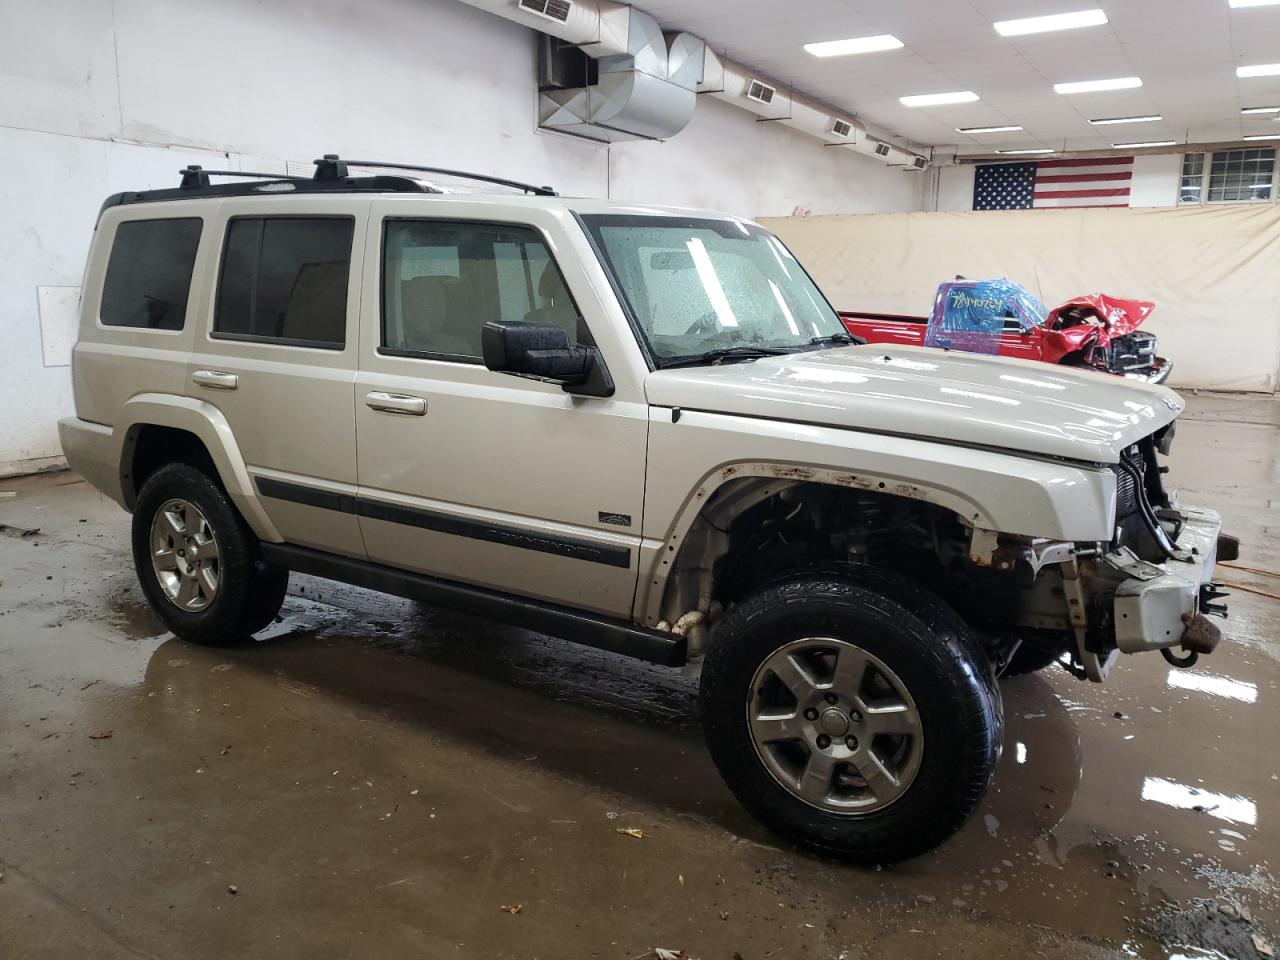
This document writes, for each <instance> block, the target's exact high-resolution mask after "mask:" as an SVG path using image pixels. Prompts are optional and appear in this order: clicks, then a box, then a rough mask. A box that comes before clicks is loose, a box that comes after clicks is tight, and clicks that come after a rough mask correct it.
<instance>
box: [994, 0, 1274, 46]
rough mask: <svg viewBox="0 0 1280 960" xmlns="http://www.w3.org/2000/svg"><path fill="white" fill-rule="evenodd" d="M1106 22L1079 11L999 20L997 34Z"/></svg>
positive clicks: (1016, 34)
mask: <svg viewBox="0 0 1280 960" xmlns="http://www.w3.org/2000/svg"><path fill="white" fill-rule="evenodd" d="M1277 2H1280V0H1277ZM1106 22H1107V15H1106V14H1105V13H1103V12H1102V11H1101V10H1077V11H1075V12H1074V13H1055V14H1051V15H1050V16H1047V17H1024V18H1023V19H1021V20H999V21H997V22H996V24H995V28H996V33H998V34H1000V36H1002V37H1021V36H1023V35H1025V34H1028V33H1050V32H1052V31H1054V30H1074V29H1076V28H1077V27H1098V26H1101V25H1102V24H1104V23H1106Z"/></svg>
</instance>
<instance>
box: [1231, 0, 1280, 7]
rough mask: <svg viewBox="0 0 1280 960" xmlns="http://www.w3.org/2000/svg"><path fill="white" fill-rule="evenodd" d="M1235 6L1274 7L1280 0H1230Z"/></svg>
mask: <svg viewBox="0 0 1280 960" xmlns="http://www.w3.org/2000/svg"><path fill="white" fill-rule="evenodd" d="M1230 2H1231V6H1233V7H1272V6H1275V5H1276V4H1277V3H1280V0H1230Z"/></svg>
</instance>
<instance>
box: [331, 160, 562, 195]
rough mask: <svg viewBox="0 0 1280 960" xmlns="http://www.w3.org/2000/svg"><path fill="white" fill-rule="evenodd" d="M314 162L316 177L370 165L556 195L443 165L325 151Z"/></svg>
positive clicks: (487, 175) (337, 175) (501, 178)
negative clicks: (358, 157)
mask: <svg viewBox="0 0 1280 960" xmlns="http://www.w3.org/2000/svg"><path fill="white" fill-rule="evenodd" d="M315 163H316V179H317V180H320V179H324V178H328V177H345V176H347V168H348V167H371V168H374V169H380V170H413V171H415V172H418V173H438V174H440V175H441V176H444V177H458V178H459V179H462V180H478V181H480V182H481V183H493V184H497V185H498V186H501V187H513V188H515V189H516V190H523V191H524V192H525V193H529V194H532V195H533V196H535V197H558V196H560V194H558V193H557V192H556V191H555V190H554V189H552V188H551V187H547V186H542V187H539V186H535V185H534V184H532V183H522V182H521V181H519V180H507V179H505V178H503V177H491V176H489V174H487V173H469V172H468V171H466V170H449V169H446V168H445V167H423V166H419V165H417V164H413V163H393V162H391V161H389V160H343V159H342V158H341V157H339V156H338V155H337V154H336V153H326V154H325V155H324V156H323V157H322V158H321V159H319V160H317V161H315Z"/></svg>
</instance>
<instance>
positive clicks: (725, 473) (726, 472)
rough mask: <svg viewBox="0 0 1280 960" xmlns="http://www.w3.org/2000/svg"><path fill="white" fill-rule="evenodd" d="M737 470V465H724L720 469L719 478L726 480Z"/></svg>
mask: <svg viewBox="0 0 1280 960" xmlns="http://www.w3.org/2000/svg"><path fill="white" fill-rule="evenodd" d="M737 472H738V468H737V467H725V468H724V469H723V470H721V471H720V479H721V480H728V479H729V478H730V477H732V476H734V475H735V474H736V473H737Z"/></svg>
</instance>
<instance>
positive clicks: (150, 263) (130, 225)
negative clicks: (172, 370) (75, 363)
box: [98, 217, 202, 330]
mask: <svg viewBox="0 0 1280 960" xmlns="http://www.w3.org/2000/svg"><path fill="white" fill-rule="evenodd" d="M201 226H202V221H201V220H200V219H199V218H198V217H182V218H176V219H164V220H126V221H124V222H123V223H121V224H120V225H119V226H117V227H116V236H115V241H114V242H113V243H112V245H111V256H110V257H109V258H108V259H107V277H106V280H105V281H104V282H103V284H102V305H101V307H100V309H99V311H98V317H99V319H100V320H101V321H102V323H103V324H104V325H105V326H108V327H139V328H142V329H146V330H181V329H182V327H183V324H184V323H185V322H186V317H187V296H188V294H189V293H190V292H191V272H192V269H193V268H194V267H195V262H196V248H197V247H198V246H199V245H200V230H201Z"/></svg>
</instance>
